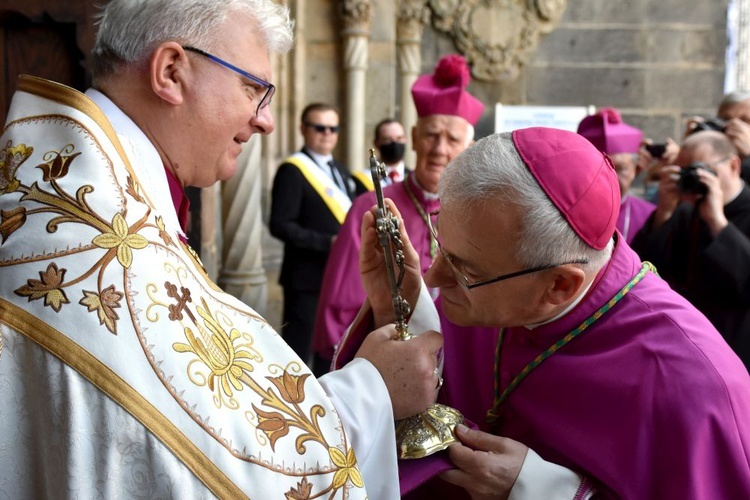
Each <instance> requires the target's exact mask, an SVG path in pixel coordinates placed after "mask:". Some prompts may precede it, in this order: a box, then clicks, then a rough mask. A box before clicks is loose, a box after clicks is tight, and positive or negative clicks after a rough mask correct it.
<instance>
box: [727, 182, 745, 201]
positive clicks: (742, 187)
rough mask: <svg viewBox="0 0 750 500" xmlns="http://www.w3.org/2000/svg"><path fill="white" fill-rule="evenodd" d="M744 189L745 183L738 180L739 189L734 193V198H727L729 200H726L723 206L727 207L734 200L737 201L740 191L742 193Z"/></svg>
mask: <svg viewBox="0 0 750 500" xmlns="http://www.w3.org/2000/svg"><path fill="white" fill-rule="evenodd" d="M744 189H745V181H744V180H742V179H740V188H739V189H738V190H737V192H736V193H734V196H732V197H731V198H729V199H728V200H727V202H726V203H724V206H727V205H729V204H730V203H732V202H733V201H734V200H736V199H737V197H738V196H739V195H740V193H741V192H742V191H743V190H744Z"/></svg>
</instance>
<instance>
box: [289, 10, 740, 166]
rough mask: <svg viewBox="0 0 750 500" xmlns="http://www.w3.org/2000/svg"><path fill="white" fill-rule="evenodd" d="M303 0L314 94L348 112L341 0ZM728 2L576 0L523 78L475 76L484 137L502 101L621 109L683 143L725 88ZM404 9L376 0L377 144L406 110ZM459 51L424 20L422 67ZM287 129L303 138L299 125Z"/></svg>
mask: <svg viewBox="0 0 750 500" xmlns="http://www.w3.org/2000/svg"><path fill="white" fill-rule="evenodd" d="M506 1H510V0H506ZM557 1H558V2H559V1H562V0H557ZM297 3H298V4H299V5H304V8H305V14H304V15H305V26H304V30H305V36H306V37H307V41H306V47H305V50H306V65H307V67H306V70H305V73H304V74H305V75H306V80H307V81H306V90H305V96H306V100H307V101H308V102H309V101H312V100H330V101H334V102H335V103H336V104H337V105H338V106H340V107H341V108H342V111H343V110H344V109H345V107H346V102H345V88H344V86H345V81H346V80H345V78H344V74H343V69H342V66H341V63H340V61H341V60H342V57H343V56H342V54H341V33H340V30H341V28H342V27H341V21H340V19H339V16H338V14H339V11H338V9H337V5H338V3H339V2H336V1H330V0H304V2H299V0H298V2H297ZM490 3H492V2H490ZM727 4H728V0H717V1H712V2H698V1H691V2H685V1H680V0H623V1H619V2H613V1H606V0H605V1H602V0H568V1H567V7H566V8H565V11H564V13H563V15H562V18H561V19H560V22H559V24H558V25H557V27H556V28H555V29H554V30H553V31H552V32H551V33H549V34H547V35H543V36H542V37H541V39H540V41H539V45H538V47H537V49H536V51H535V52H534V53H533V55H532V57H531V59H530V61H529V63H528V65H527V66H526V67H525V68H523V69H522V71H521V72H520V74H519V76H518V77H517V78H515V79H513V80H503V81H500V82H481V81H476V80H475V81H473V82H472V84H471V85H470V88H469V89H470V91H471V92H472V93H474V94H475V95H477V97H479V98H480V99H482V100H483V101H484V102H485V104H486V105H487V108H486V111H485V115H484V116H483V118H482V120H481V122H480V124H479V126H478V127H477V135H478V136H479V137H481V136H483V135H487V134H489V133H492V132H493V126H494V103H496V102H503V103H504V104H533V105H589V104H591V105H594V106H596V107H603V106H614V107H617V108H618V109H620V111H621V112H622V114H623V117H624V119H625V120H626V121H628V122H629V123H632V124H633V125H636V126H638V127H641V128H642V129H644V131H645V132H646V135H647V136H650V137H653V138H654V140H657V141H662V140H664V139H665V138H666V137H668V136H669V137H673V138H675V139H678V140H679V138H680V137H681V136H682V127H683V123H684V119H685V118H686V117H688V116H692V115H696V114H697V115H705V116H710V115H712V114H713V113H714V112H715V108H716V105H717V103H718V101H719V100H720V99H721V96H722V94H723V88H724V87H723V85H724V52H725V47H726V44H727V40H726V32H725V31H726V30H725V26H726V10H727ZM395 16H396V0H373V1H372V24H371V34H370V42H371V45H370V49H369V67H368V70H367V81H368V85H367V90H366V95H367V106H366V110H367V117H366V124H367V125H366V137H365V139H366V144H368V145H369V144H370V142H371V140H372V139H371V131H372V127H373V126H374V125H375V123H377V122H378V121H379V120H380V119H381V118H383V117H385V116H389V115H395V116H396V117H397V118H398V116H399V99H400V96H399V85H398V73H397V60H396V54H397V47H396V30H395ZM456 51H457V49H456V46H455V44H454V41H453V40H452V39H451V38H450V37H449V36H448V35H446V34H445V33H443V32H441V31H439V30H437V29H435V28H434V27H433V26H431V25H427V26H425V29H424V34H423V41H422V46H421V55H422V70H423V72H428V71H431V70H432V68H433V66H434V64H435V62H436V61H437V60H438V59H439V58H440V57H441V56H442V55H444V54H446V53H450V52H456ZM298 97H299V96H298ZM294 120H295V121H293V122H292V123H296V120H298V117H295V118H294ZM344 125H345V124H344ZM287 133H290V134H291V135H292V136H293V139H292V143H293V144H295V145H299V134H298V132H297V131H296V128H295V129H294V130H290V131H287ZM346 133H347V131H346V128H344V130H343V132H342V137H341V141H340V145H339V148H338V151H337V153H338V155H339V156H341V157H345V146H344V144H345V136H346ZM365 154H366V153H365V152H363V158H364V155H365Z"/></svg>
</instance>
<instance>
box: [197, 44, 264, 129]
mask: <svg viewBox="0 0 750 500" xmlns="http://www.w3.org/2000/svg"><path fill="white" fill-rule="evenodd" d="M182 48H183V49H184V50H188V51H190V52H195V53H196V54H200V55H202V56H203V57H207V58H209V59H211V60H212V61H213V62H215V63H219V64H221V65H222V66H224V67H225V68H229V69H231V70H232V71H234V72H235V73H239V74H240V75H242V76H244V77H245V78H247V79H248V80H250V81H252V82H255V83H257V84H258V85H260V86H261V87H262V88H264V89H266V93H265V94H263V97H262V98H261V100H260V102H259V103H258V108H257V109H256V110H255V116H258V115H259V114H260V110H261V109H263V108H265V107H266V106H268V105H269V104H271V99H273V95H274V94H275V93H276V87H274V85H273V84H272V83H269V82H267V81H265V80H263V79H261V78H258V77H257V76H254V75H251V74H250V73H248V72H247V71H245V70H242V69H240V68H238V67H237V66H235V65H234V64H231V63H228V62H226V61H225V60H224V59H220V58H218V57H216V56H215V55H213V54H209V53H208V52H205V51H203V50H201V49H196V48H195V47H190V46H185V45H183V47H182Z"/></svg>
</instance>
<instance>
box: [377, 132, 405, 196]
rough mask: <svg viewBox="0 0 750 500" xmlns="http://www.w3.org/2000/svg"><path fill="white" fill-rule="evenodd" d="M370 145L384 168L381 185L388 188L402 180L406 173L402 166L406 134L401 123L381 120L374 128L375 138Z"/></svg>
mask: <svg viewBox="0 0 750 500" xmlns="http://www.w3.org/2000/svg"><path fill="white" fill-rule="evenodd" d="M372 144H373V146H375V149H377V150H378V158H380V161H382V162H383V163H384V164H385V168H386V176H385V177H384V178H383V180H382V181H381V184H382V185H383V186H390V185H391V184H393V183H394V182H400V181H402V180H404V179H405V177H406V175H405V174H406V173H407V172H406V169H405V166H404V154H405V153H406V132H405V131H404V126H403V125H402V124H401V122H399V121H398V120H395V119H393V118H386V119H384V120H381V121H380V123H378V124H377V125H376V126H375V138H374V140H373V142H372ZM368 174H369V172H368Z"/></svg>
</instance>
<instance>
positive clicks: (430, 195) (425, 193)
mask: <svg viewBox="0 0 750 500" xmlns="http://www.w3.org/2000/svg"><path fill="white" fill-rule="evenodd" d="M409 178H410V179H413V180H414V185H415V186H416V187H417V188H419V191H420V192H421V193H422V196H424V199H425V200H428V201H433V200H437V199H438V195H437V193H430V192H429V191H427V190H425V188H423V187H422V185H421V184H420V183H419V181H418V180H417V175H416V174H414V173H413V172H412V173H411V174H410V175H409Z"/></svg>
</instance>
